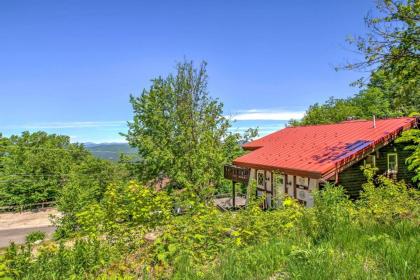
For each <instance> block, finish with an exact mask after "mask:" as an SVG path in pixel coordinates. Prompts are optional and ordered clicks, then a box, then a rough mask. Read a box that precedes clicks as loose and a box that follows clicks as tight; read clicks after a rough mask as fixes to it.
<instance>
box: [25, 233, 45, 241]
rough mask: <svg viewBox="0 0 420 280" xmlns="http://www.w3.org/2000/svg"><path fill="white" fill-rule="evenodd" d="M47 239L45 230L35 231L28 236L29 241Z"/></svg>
mask: <svg viewBox="0 0 420 280" xmlns="http://www.w3.org/2000/svg"><path fill="white" fill-rule="evenodd" d="M44 239H45V232H43V231H33V232H31V233H29V234H28V235H27V236H26V242H27V243H34V242H36V241H43V240H44Z"/></svg>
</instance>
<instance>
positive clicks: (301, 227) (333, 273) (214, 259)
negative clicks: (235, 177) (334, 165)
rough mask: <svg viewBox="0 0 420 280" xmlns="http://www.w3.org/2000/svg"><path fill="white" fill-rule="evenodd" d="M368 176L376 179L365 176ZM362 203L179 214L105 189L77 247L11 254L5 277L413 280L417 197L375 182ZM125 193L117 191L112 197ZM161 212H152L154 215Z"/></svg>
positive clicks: (400, 186) (339, 199)
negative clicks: (387, 279)
mask: <svg viewBox="0 0 420 280" xmlns="http://www.w3.org/2000/svg"><path fill="white" fill-rule="evenodd" d="M367 174H373V173H369V172H367ZM369 178H370V179H369V180H368V183H367V184H366V185H365V186H364V193H363V195H362V198H361V199H360V201H357V202H353V201H350V200H349V199H348V198H347V197H346V196H345V195H344V193H343V189H342V188H340V187H336V186H327V187H326V189H325V190H324V191H322V192H319V193H317V194H316V198H315V200H316V203H315V205H316V206H315V207H313V208H304V207H302V206H301V205H300V204H298V203H296V202H295V201H293V200H291V199H285V200H283V204H282V205H281V206H280V207H279V208H278V209H275V210H271V211H263V210H261V209H260V208H259V206H258V205H259V202H260V201H253V202H252V203H251V205H249V207H247V208H246V209H244V210H240V211H238V212H233V213H231V212H220V211H218V210H216V209H215V208H213V207H211V206H206V205H205V204H200V205H197V206H196V207H194V208H191V209H190V210H189V211H188V212H187V213H185V214H184V215H176V214H174V213H172V211H171V210H172V208H171V203H170V202H171V199H170V198H169V197H168V196H167V195H166V194H165V193H163V192H160V193H157V192H153V191H151V190H150V189H149V188H146V187H143V186H141V185H138V184H136V183H133V182H132V183H129V184H127V185H122V186H121V187H116V186H110V187H109V188H108V190H107V191H106V194H105V197H104V201H103V203H101V204H97V205H92V206H90V207H89V208H86V211H84V212H82V213H81V214H79V215H78V219H80V224H81V230H82V232H83V234H82V235H81V236H87V237H80V238H76V241H74V242H73V243H74V244H67V245H65V244H64V243H61V244H58V245H55V244H54V243H52V244H45V245H41V246H40V247H38V248H37V253H34V252H33V247H32V245H31V244H26V245H22V246H16V245H12V246H11V247H9V248H8V250H7V252H6V254H5V256H4V259H3V263H4V266H3V267H4V269H3V273H4V275H6V276H9V277H15V278H17V279H53V278H55V279H62V278H72V277H73V278H77V279H80V278H81V279H92V278H99V279H101V278H102V279H117V277H120V276H121V277H122V276H124V279H138V278H144V279H150V278H158V279H169V278H171V279H268V278H270V277H272V279H284V278H287V279H290V278H292V279H335V278H341V279H365V278H372V279H383V278H390V279H415V277H416V275H418V273H419V267H420V266H419V259H420V258H419V257H420V256H419V250H418V246H416V244H419V242H420V234H419V231H418V223H419V221H420V220H419V213H420V212H419V210H420V208H419V203H418V201H419V198H420V196H419V194H420V193H419V191H418V190H415V189H409V188H407V187H406V185H405V184H404V183H402V182H400V183H394V182H393V181H391V180H390V179H387V178H385V177H379V180H378V182H379V185H378V186H375V184H374V183H373V182H374V180H373V178H372V177H369ZM117 189H118V190H122V192H120V191H116V190H117ZM156 209H158V210H157V211H155V210H156Z"/></svg>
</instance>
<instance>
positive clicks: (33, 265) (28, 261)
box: [3, 239, 118, 280]
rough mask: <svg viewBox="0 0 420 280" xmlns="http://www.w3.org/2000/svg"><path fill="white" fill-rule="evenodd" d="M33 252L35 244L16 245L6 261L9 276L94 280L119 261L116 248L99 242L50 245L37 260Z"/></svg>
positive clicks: (6, 272)
mask: <svg viewBox="0 0 420 280" xmlns="http://www.w3.org/2000/svg"><path fill="white" fill-rule="evenodd" d="M32 249H33V247H32V245H31V244H26V245H22V246H17V245H15V244H12V245H11V246H10V247H9V248H8V249H7V251H6V254H5V256H4V260H3V263H4V264H5V266H6V269H5V274H6V275H7V276H9V277H12V278H13V279H39V280H41V279H46V280H47V279H48V280H49V279H94V278H96V277H95V276H99V275H101V274H102V273H101V270H102V269H103V267H104V266H106V265H107V264H109V263H110V262H112V261H113V260H115V259H117V258H118V254H117V252H118V250H116V248H115V247H113V246H111V245H109V244H107V243H105V242H100V241H99V240H95V239H88V240H77V241H76V242H75V243H74V245H73V246H71V247H67V246H65V245H64V243H60V244H58V245H55V244H52V245H51V244H47V245H44V246H41V247H39V248H38V249H37V250H38V253H37V256H36V257H34V255H33V253H32Z"/></svg>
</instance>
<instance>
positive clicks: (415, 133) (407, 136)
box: [396, 129, 420, 186]
mask: <svg viewBox="0 0 420 280" xmlns="http://www.w3.org/2000/svg"><path fill="white" fill-rule="evenodd" d="M396 142H397V143H408V145H407V146H406V147H405V149H406V150H409V151H413V154H412V155H411V156H410V157H408V158H407V165H408V169H409V170H412V171H414V172H415V174H416V175H415V176H414V177H413V182H417V185H418V186H420V130H419V129H411V130H408V131H404V132H403V133H402V135H401V137H400V138H398V139H397V140H396Z"/></svg>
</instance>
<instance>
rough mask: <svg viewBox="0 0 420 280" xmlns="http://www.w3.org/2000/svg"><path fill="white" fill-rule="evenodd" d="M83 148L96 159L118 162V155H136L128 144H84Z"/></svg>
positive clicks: (134, 150)
mask: <svg viewBox="0 0 420 280" xmlns="http://www.w3.org/2000/svg"><path fill="white" fill-rule="evenodd" d="M84 146H85V147H86V149H87V150H89V151H90V152H91V153H92V154H93V155H95V156H96V157H98V158H101V159H106V160H111V161H118V159H119V158H120V154H122V153H124V154H136V149H135V148H132V147H130V145H128V143H99V144H96V143H84Z"/></svg>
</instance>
